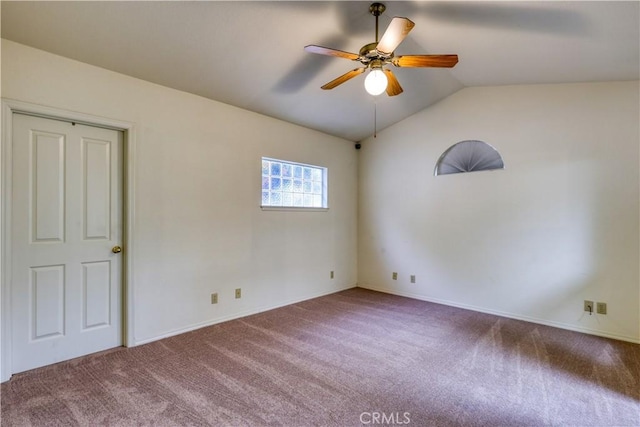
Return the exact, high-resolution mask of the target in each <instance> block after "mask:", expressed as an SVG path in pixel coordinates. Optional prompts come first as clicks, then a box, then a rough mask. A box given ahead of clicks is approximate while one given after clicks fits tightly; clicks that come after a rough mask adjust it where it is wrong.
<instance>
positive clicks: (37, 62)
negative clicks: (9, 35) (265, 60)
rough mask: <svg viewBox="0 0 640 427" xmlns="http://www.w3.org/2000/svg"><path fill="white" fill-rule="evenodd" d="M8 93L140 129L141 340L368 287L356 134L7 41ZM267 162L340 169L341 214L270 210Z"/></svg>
mask: <svg viewBox="0 0 640 427" xmlns="http://www.w3.org/2000/svg"><path fill="white" fill-rule="evenodd" d="M2 96H3V97H6V98H10V99H14V100H19V101H24V102H29V103H36V104H41V105H45V106H49V107H56V108H60V109H64V110H70V111H76V112H81V113H85V114H91V115H95V116H100V117H106V118H112V119H117V120H122V121H128V122H133V123H135V129H136V135H135V139H136V152H135V156H134V159H133V161H134V162H135V171H136V174H135V177H134V182H133V183H132V188H133V190H134V191H135V212H134V213H135V223H134V224H133V227H134V232H133V237H134V243H135V245H134V251H135V252H134V253H133V254H132V259H133V260H134V264H133V283H131V286H133V290H134V292H133V293H134V309H135V318H134V327H135V331H134V335H135V336H134V341H135V342H136V343H140V342H145V341H149V340H154V339H157V338H159V337H162V336H165V335H170V334H174V333H178V332H180V331H184V330H187V329H189V328H193V327H198V326H202V325H205V324H209V323H214V322H216V321H220V320H222V319H228V318H232V317H237V316H240V315H244V314H248V313H252V312H256V311H259V310H265V309H269V308H272V307H276V306H280V305H283V304H287V303H291V302H294V301H298V300H301V299H306V298H311V297H315V296H318V295H322V294H326V293H331V292H335V291H337V290H340V289H345V288H349V287H353V286H355V285H356V280H357V270H356V268H357V262H356V243H357V237H356V219H357V218H356V211H357V191H356V190H357V189H356V186H357V182H356V180H357V164H356V162H357V155H356V151H355V150H354V148H353V144H352V143H351V142H349V141H346V140H342V139H339V138H335V137H332V136H328V135H326V134H322V133H319V132H315V131H312V130H309V129H306V128H302V127H299V126H295V125H292V124H289V123H285V122H282V121H279V120H275V119H272V118H268V117H265V116H261V115H258V114H254V113H251V112H248V111H245V110H241V109H238V108H234V107H231V106H228V105H225V104H221V103H218V102H214V101H211V100H208V99H205V98H201V97H197V96H194V95H190V94H187V93H184V92H179V91H176V90H172V89H168V88H165V87H162V86H159V85H155V84H151V83H148V82H145V81H142V80H138V79H134V78H131V77H127V76H124V75H121V74H117V73H113V72H110V71H107V70H104V69H100V68H97V67H93V66H89V65H86V64H83V63H80V62H76V61H72V60H69V59H65V58H62V57H59V56H55V55H52V54H49V53H45V52H43V51H39V50H35V49H32V48H29V47H26V46H23V45H20V44H16V43H13V42H10V41H6V40H3V41H2ZM262 156H268V157H275V158H279V159H286V160H291V161H297V162H303V163H310V164H314V165H320V166H325V167H327V168H328V171H329V179H328V182H329V210H328V211H327V212H291V211H286V212H285V211H262V210H261V209H260V200H261V192H260V184H261V157H262ZM331 270H333V271H335V279H333V280H331V279H330V276H329V272H330V271H331ZM238 287H239V288H242V299H240V300H235V299H234V297H233V295H234V289H235V288H238ZM212 292H218V293H219V303H218V304H217V305H211V304H210V294H211V293H212Z"/></svg>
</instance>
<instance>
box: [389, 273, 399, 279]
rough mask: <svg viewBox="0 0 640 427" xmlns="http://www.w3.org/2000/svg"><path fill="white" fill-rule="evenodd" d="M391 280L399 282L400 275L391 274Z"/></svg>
mask: <svg viewBox="0 0 640 427" xmlns="http://www.w3.org/2000/svg"><path fill="white" fill-rule="evenodd" d="M391 278H392V279H393V280H398V273H396V272H395V271H394V272H393V273H391Z"/></svg>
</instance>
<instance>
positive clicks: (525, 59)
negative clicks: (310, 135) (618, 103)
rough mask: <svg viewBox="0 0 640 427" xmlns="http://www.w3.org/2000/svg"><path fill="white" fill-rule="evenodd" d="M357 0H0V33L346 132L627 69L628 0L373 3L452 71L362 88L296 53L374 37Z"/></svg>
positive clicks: (634, 8) (333, 67) (636, 13)
mask: <svg viewBox="0 0 640 427" xmlns="http://www.w3.org/2000/svg"><path fill="white" fill-rule="evenodd" d="M369 4H370V2H369V1H366V2H343V1H339V2H327V1H322V2H307V1H302V2H284V1H275V2H270V1H260V2H242V1H233V2H217V1H216V2H207V1H204V2H187V1H176V2H153V1H151V2H150V1H142V2H137V1H128V2H114V1H107V2H94V1H88V2H32V1H20V2H13V1H2V4H1V7H2V9H1V12H2V37H3V38H6V39H9V40H13V41H16V42H18V43H23V44H26V45H29V46H33V47H36V48H39V49H43V50H46V51H49V52H53V53H56V54H59V55H62V56H66V57H69V58H73V59H76V60H79V61H82V62H86V63H89V64H93V65H97V66H100V67H103V68H106V69H109V70H113V71H117V72H120V73H123V74H127V75H130V76H134V77H137V78H140V79H144V80H147V81H150V82H154V83H158V84H161V85H164V86H168V87H172V88H175V89H179V90H182V91H186V92H190V93H194V94H197V95H201V96H203V97H206V98H210V99H214V100H217V101H221V102H224V103H227V104H231V105H235V106H237V107H240V108H244V109H247V110H251V111H255V112H258V113H262V114H265V115H268V116H271V117H275V118H279V119H282V120H286V121H288V122H292V123H296V124H299V125H302V126H306V127H309V128H312V129H317V130H320V131H322V132H326V133H329V134H332V135H337V136H340V137H343V138H346V139H349V140H352V141H360V140H362V139H364V138H366V137H367V136H370V135H372V134H373V131H374V128H373V126H374V104H377V126H378V130H380V129H383V128H385V127H387V126H389V125H391V124H393V123H396V122H398V121H400V120H402V119H404V118H406V117H408V116H410V115H412V114H414V113H416V112H417V111H420V110H422V109H424V108H425V107H427V106H429V105H431V104H433V103H435V102H437V101H438V100H440V99H442V98H444V97H446V96H448V95H450V94H452V93H454V92H456V91H457V90H459V89H461V88H463V87H465V86H487V85H508V84H535V83H565V82H585V81H608V80H637V79H639V78H640V65H639V64H640V7H639V6H640V2H637V1H629V2H611V1H603V2H593V1H584V2H583V1H569V2H556V1H553V2H551V1H539V2H520V1H511V2H486V1H476V2H460V1H445V2H433V1H403V2H395V1H388V2H386V5H387V10H386V12H385V13H384V15H383V16H381V18H380V33H382V32H383V31H384V29H385V28H386V26H387V25H388V23H389V22H390V20H391V18H392V17H393V16H404V17H408V18H410V19H411V20H413V21H414V22H415V23H416V26H415V28H414V29H413V31H412V32H411V33H410V34H409V36H408V37H407V38H406V39H405V40H404V42H403V43H402V44H401V45H400V47H399V48H398V49H397V50H396V55H403V54H450V53H456V54H458V56H459V58H460V62H459V63H458V65H456V67H455V68H453V69H450V70H449V69H419V68H413V69H407V68H403V69H398V68H395V67H394V68H393V71H394V73H395V74H396V76H397V77H398V80H399V81H400V83H401V85H402V86H403V88H404V90H405V91H404V93H402V94H401V95H399V96H396V97H392V98H390V97H387V96H386V95H382V96H380V97H377V98H375V99H374V98H373V97H371V96H370V95H367V94H366V93H365V91H364V87H363V81H364V76H359V77H357V78H354V79H352V80H350V81H348V82H346V83H344V84H343V85H341V86H339V87H337V88H336V89H333V90H330V91H323V90H321V89H320V86H322V85H323V84H324V83H327V82H328V81H330V80H333V79H334V78H335V77H337V76H339V75H341V74H343V73H345V72H347V71H349V70H351V69H353V68H356V67H358V66H360V64H359V63H356V62H351V61H349V60H346V59H341V58H331V57H325V56H320V55H314V54H311V53H307V52H305V51H304V50H303V47H304V46H305V45H307V44H318V45H322V46H327V47H332V48H336V49H341V50H346V51H349V52H356V53H357V52H358V51H359V49H360V47H362V46H363V45H365V44H367V43H371V42H373V41H374V39H375V34H374V28H375V19H374V18H373V16H372V15H370V14H369V11H368V9H369Z"/></svg>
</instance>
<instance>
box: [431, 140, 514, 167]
mask: <svg viewBox="0 0 640 427" xmlns="http://www.w3.org/2000/svg"><path fill="white" fill-rule="evenodd" d="M494 169H504V162H503V161H502V156H500V153H498V150H496V149H495V148H493V147H492V146H490V145H489V144H487V143H486V142H483V141H475V140H469V141H460V142H458V143H456V144H453V145H452V146H451V147H449V148H448V149H447V150H446V151H445V152H444V153H442V155H441V156H440V158H439V159H438V162H437V163H436V170H435V172H434V175H448V174H452V173H463V172H475V171H487V170H494Z"/></svg>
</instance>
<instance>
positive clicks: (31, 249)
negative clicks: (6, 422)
mask: <svg viewBox="0 0 640 427" xmlns="http://www.w3.org/2000/svg"><path fill="white" fill-rule="evenodd" d="M122 141H123V135H122V132H118V131H115V130H109V129H103V128H97V127H91V126H85V125H79V124H75V125H74V124H72V123H68V122H62V121H57V120H51V119H44V118H39V117H32V116H27V115H22V114H14V115H13V145H12V150H13V165H12V166H13V177H12V183H13V189H12V190H13V194H12V219H11V220H12V235H11V245H12V268H11V276H12V280H11V304H12V310H11V316H12V323H11V324H12V371H13V373H17V372H22V371H25V370H28V369H33V368H37V367H40V366H44V365H49V364H52V363H56V362H60V361H63V360H68V359H72V358H74V357H78V356H82V355H85V354H89V353H94V352H97V351H101V350H105V349H109V348H113V347H117V346H120V345H122V253H120V252H118V248H119V247H120V246H121V245H122V191H123V190H122V188H123V186H122V145H123V142H122Z"/></svg>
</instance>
